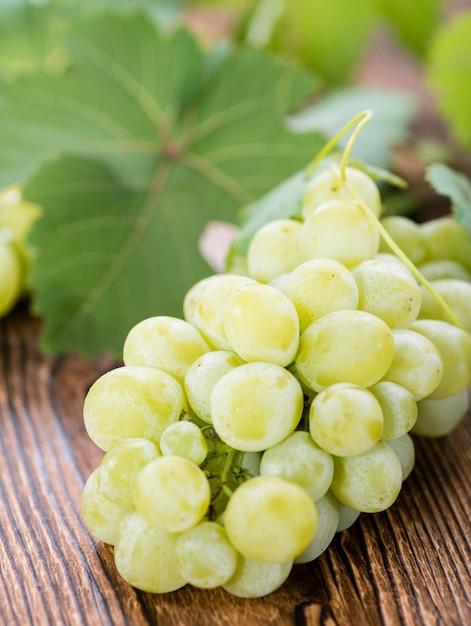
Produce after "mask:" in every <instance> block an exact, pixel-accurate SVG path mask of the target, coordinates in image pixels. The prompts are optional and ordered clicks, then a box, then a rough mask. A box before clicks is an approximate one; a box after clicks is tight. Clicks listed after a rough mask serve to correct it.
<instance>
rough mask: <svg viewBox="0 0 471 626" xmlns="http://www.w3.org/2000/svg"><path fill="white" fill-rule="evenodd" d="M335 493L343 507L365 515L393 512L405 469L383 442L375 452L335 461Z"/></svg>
mask: <svg viewBox="0 0 471 626" xmlns="http://www.w3.org/2000/svg"><path fill="white" fill-rule="evenodd" d="M334 466H335V469H334V479H333V481H332V487H331V489H332V491H333V493H334V495H335V496H336V498H337V499H338V500H340V502H341V503H342V504H345V505H346V506H348V507H350V508H351V509H355V510H356V511H362V512H365V513H377V512H379V511H384V510H385V509H387V508H389V507H390V506H391V505H392V504H393V503H394V501H395V500H396V498H397V496H398V495H399V492H400V490H401V485H402V467H401V464H400V462H399V459H398V457H397V455H396V454H395V452H394V451H393V450H392V448H391V447H390V446H388V445H387V443H385V442H383V441H380V442H379V443H377V444H376V445H375V446H374V447H373V448H371V449H370V450H368V451H367V452H364V453H363V454H359V455H357V456H349V457H335V458H334Z"/></svg>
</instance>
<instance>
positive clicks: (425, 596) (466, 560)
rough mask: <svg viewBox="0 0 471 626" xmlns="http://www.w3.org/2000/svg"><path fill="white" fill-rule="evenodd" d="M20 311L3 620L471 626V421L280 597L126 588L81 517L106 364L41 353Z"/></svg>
mask: <svg viewBox="0 0 471 626" xmlns="http://www.w3.org/2000/svg"><path fill="white" fill-rule="evenodd" d="M39 332H40V324H39V322H38V320H36V319H33V318H31V317H30V316H29V314H28V312H27V310H26V308H25V307H19V308H18V309H17V310H16V311H15V312H14V313H13V314H11V315H10V316H8V317H7V318H5V319H3V320H2V321H1V322H0V381H1V382H0V624H1V625H2V626H3V625H5V626H27V625H28V624H31V625H34V626H38V625H39V626H42V625H43V624H44V625H49V624H50V625H54V626H56V625H60V624H66V625H69V624H70V625H73V626H75V625H86V626H88V625H90V626H92V625H93V626H94V625H96V624H97V625H98V624H99V625H106V626H111V625H112V626H121V625H122V626H124V625H129V624H132V625H133V626H144V625H151V624H152V625H158V626H194V625H196V626H216V625H217V626H226V625H227V626H233V625H234V624H236V625H237V624H243V625H244V626H262V625H263V626H265V625H267V624H274V625H276V626H315V625H320V624H323V625H325V626H333V625H339V626H345V625H347V626H348V625H349V624H352V625H354V626H355V625H361V626H363V625H368V624H371V625H374V626H377V625H380V624H383V625H387V626H399V625H407V626H420V625H423V626H432V625H436V626H438V625H443V626H458V625H463V626H464V625H467V624H470V623H471V575H470V574H471V571H470V570H471V562H470V536H471V534H470V528H471V526H470V521H471V486H470V481H469V472H470V468H471V434H470V426H471V416H470V415H468V416H467V418H466V419H465V420H464V421H463V422H462V424H461V425H460V426H459V427H458V428H457V429H456V430H455V431H454V432H453V433H452V434H451V435H449V436H448V437H444V438H441V439H436V440H428V439H419V438H416V444H417V463H416V468H415V470H414V472H413V474H412V475H411V477H409V479H408V480H407V481H406V483H405V485H404V488H403V490H402V493H401V494H400V496H399V498H398V500H397V502H396V503H395V504H394V505H393V507H391V509H389V510H388V511H386V512H383V513H378V514H375V515H366V514H365V515H363V516H361V517H360V519H359V520H358V521H357V522H356V523H355V525H354V526H353V527H352V528H351V529H349V530H347V531H344V532H343V533H341V534H339V535H337V536H336V537H335V539H334V541H333V543H332V544H331V546H330V547H329V549H328V550H327V551H326V553H325V554H323V555H322V556H321V557H320V558H319V559H318V560H317V561H315V562H314V563H311V564H309V565H305V566H304V565H303V566H301V565H299V566H295V568H294V569H293V572H292V574H291V576H290V578H289V579H288V581H287V582H286V583H285V584H284V585H283V586H282V588H281V589H279V590H278V591H276V592H275V593H273V594H271V595H269V596H267V597H265V598H261V599H257V600H241V599H238V598H235V597H233V596H230V595H229V594H228V593H226V592H224V591H223V590H220V589H218V590H214V591H202V590H198V589H194V588H191V587H189V586H188V587H185V588H184V589H182V590H179V591H177V592H175V593H172V594H164V595H162V596H156V595H152V594H147V593H142V592H139V591H137V590H135V589H133V588H131V587H130V586H129V585H127V584H126V583H125V582H124V581H123V580H122V579H120V577H119V576H118V575H117V573H116V570H115V568H114V562H113V552H112V549H111V548H110V547H109V546H105V545H103V544H101V543H100V542H97V541H95V540H94V539H93V538H92V537H91V536H90V534H89V533H88V531H87V529H86V527H85V526H84V523H83V520H82V517H81V513H80V498H81V490H82V487H83V483H84V480H85V479H86V478H87V476H88V475H89V474H90V472H91V471H92V470H93V469H94V468H95V467H96V465H97V464H98V462H99V460H100V458H101V456H102V453H101V451H100V450H98V448H96V446H94V444H93V443H92V442H91V441H90V440H89V439H88V436H87V435H86V433H85V430H84V427H83V421H82V404H83V399H84V396H85V394H86V391H87V389H88V387H89V386H90V384H92V382H93V381H94V380H95V379H96V378H97V377H98V376H99V375H100V374H102V373H104V372H105V371H107V370H108V369H110V368H111V367H113V366H114V365H115V364H113V363H112V362H111V361H110V360H107V359H97V360H93V361H87V360H85V359H81V358H79V357H78V356H69V357H66V358H60V359H53V358H49V357H47V356H41V355H40V353H39V352H38V350H37V342H38V334H39Z"/></svg>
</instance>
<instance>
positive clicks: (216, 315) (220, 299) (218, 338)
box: [192, 274, 255, 350]
mask: <svg viewBox="0 0 471 626" xmlns="http://www.w3.org/2000/svg"><path fill="white" fill-rule="evenodd" d="M252 283H255V281H254V280H253V279H252V278H249V277H247V276H237V275H235V274H216V275H214V276H211V277H209V278H208V279H206V280H205V282H204V284H203V286H202V288H201V289H200V291H199V295H198V298H197V302H196V306H195V310H194V313H193V320H192V324H193V325H194V326H195V327H196V328H197V329H198V330H199V331H200V333H201V334H202V335H203V337H205V339H206V340H207V341H208V342H209V343H210V344H211V346H212V347H214V348H216V349H217V350H232V348H231V344H230V343H229V341H228V339H227V336H226V331H225V328H224V314H225V312H226V308H227V302H228V300H229V298H230V297H231V295H232V294H233V293H235V292H236V291H237V290H238V289H240V288H241V287H243V286H244V285H248V284H252Z"/></svg>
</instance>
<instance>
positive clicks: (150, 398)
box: [83, 365, 184, 451]
mask: <svg viewBox="0 0 471 626" xmlns="http://www.w3.org/2000/svg"><path fill="white" fill-rule="evenodd" d="M183 403H184V395H183V390H182V387H181V385H180V384H179V383H178V382H177V381H176V380H175V379H174V378H172V376H169V374H166V373H165V372H161V371H160V370H158V369H155V368H153V367H142V366H137V365H135V366H127V367H126V366H125V367H118V368H116V369H114V370H111V371H109V372H107V373H106V374H103V376H101V377H100V378H98V380H96V381H95V382H94V383H93V385H92V386H91V387H90V389H89V391H88V393H87V396H86V398H85V402H84V407H83V417H84V423H85V428H86V430H87V433H88V436H89V437H90V439H91V440H92V441H93V442H94V443H95V444H96V445H97V446H98V447H99V448H101V449H102V450H105V451H106V450H109V449H110V448H112V447H113V446H114V445H116V444H117V443H119V442H120V441H122V440H123V439H127V438H128V437H142V438H144V439H150V440H151V441H154V442H158V441H159V439H160V435H161V434H162V432H163V431H164V430H165V428H167V426H169V425H170V424H173V423H174V422H177V421H178V420H179V419H180V415H181V413H182V410H183Z"/></svg>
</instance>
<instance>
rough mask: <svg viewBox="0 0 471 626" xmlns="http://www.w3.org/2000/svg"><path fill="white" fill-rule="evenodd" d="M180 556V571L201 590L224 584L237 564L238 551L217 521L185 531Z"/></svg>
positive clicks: (180, 541) (182, 536) (232, 573)
mask: <svg viewBox="0 0 471 626" xmlns="http://www.w3.org/2000/svg"><path fill="white" fill-rule="evenodd" d="M176 555H177V559H178V567H179V571H180V574H181V575H182V576H183V577H184V578H185V579H186V580H187V581H188V582H189V583H190V584H192V585H194V586H195V587H200V588H201V589H214V588H215V587H219V586H220V585H223V584H224V583H226V582H227V581H228V580H229V579H230V578H231V577H232V576H233V575H234V572H235V570H236V567H237V558H238V557H237V551H236V549H235V548H234V547H233V546H232V545H231V543H230V541H229V539H228V538H227V534H226V531H225V529H224V528H223V526H221V525H220V524H217V523H216V522H201V524H198V525H197V526H194V527H193V528H190V529H189V530H185V531H184V532H183V533H182V534H181V535H179V537H178V539H177V542H176Z"/></svg>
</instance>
